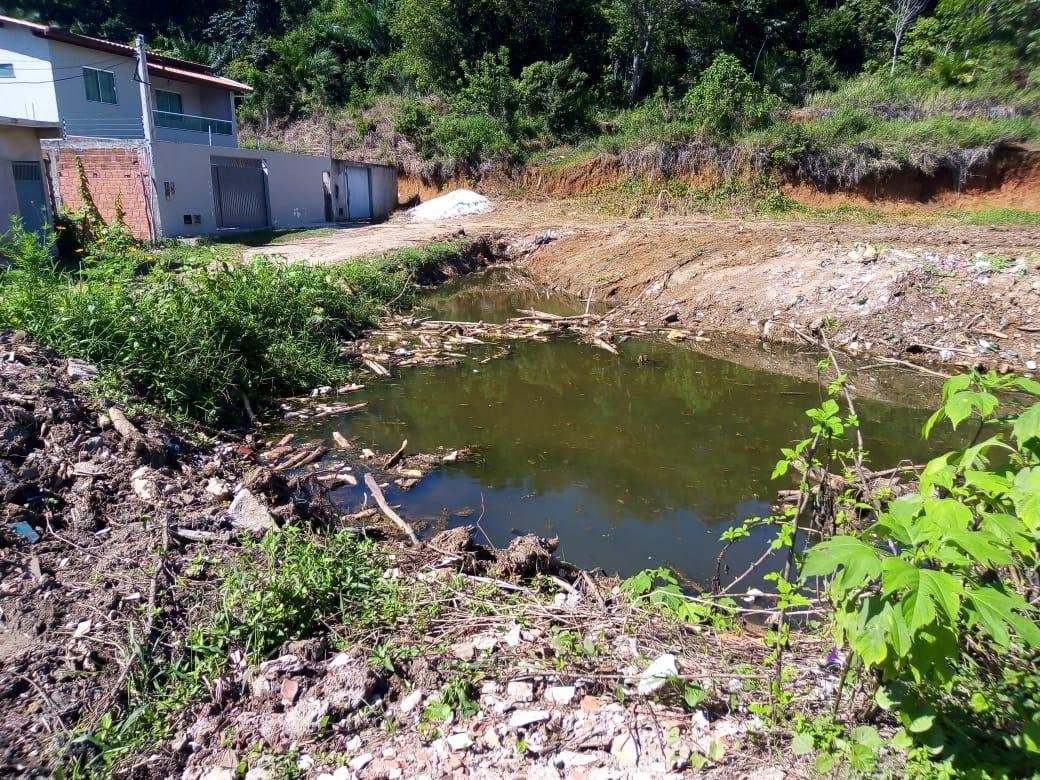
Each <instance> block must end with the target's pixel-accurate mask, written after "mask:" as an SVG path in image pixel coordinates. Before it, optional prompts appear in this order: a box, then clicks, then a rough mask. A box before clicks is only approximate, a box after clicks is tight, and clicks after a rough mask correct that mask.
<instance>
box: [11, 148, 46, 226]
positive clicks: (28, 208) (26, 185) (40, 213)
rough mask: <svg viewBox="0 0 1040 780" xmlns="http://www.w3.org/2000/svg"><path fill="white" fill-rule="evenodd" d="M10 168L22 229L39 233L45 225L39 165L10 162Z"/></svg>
mask: <svg viewBox="0 0 1040 780" xmlns="http://www.w3.org/2000/svg"><path fill="white" fill-rule="evenodd" d="M11 168H12V172H13V174H14V189H15V194H16V195H17V196H18V213H19V215H20V216H21V218H22V227H24V228H25V229H26V230H28V231H31V232H37V231H40V230H42V229H43V227H44V226H45V225H46V224H47V196H46V193H45V192H44V190H43V172H42V171H41V170H40V163H38V162H36V161H34V160H33V161H29V162H12V163H11Z"/></svg>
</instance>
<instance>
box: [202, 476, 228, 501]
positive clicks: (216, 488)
mask: <svg viewBox="0 0 1040 780" xmlns="http://www.w3.org/2000/svg"><path fill="white" fill-rule="evenodd" d="M206 492H207V493H209V494H211V495H213V496H216V497H217V498H218V499H219V500H221V501H225V500H227V499H229V498H231V486H230V485H229V484H228V483H227V482H225V481H224V480H222V479H220V477H210V478H209V481H208V482H206Z"/></svg>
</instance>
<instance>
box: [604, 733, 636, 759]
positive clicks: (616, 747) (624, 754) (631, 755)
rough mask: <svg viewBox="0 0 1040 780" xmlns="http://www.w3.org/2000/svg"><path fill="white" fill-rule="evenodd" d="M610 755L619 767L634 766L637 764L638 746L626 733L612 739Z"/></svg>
mask: <svg viewBox="0 0 1040 780" xmlns="http://www.w3.org/2000/svg"><path fill="white" fill-rule="evenodd" d="M610 755H612V756H614V758H616V759H617V762H618V763H619V764H620V765H621V766H635V765H636V764H638V763H639V746H638V745H636V741H635V740H634V739H632V735H631V734H629V733H628V732H627V731H626V732H625V733H623V734H618V735H617V736H616V737H614V740H613V741H612V742H611V743H610Z"/></svg>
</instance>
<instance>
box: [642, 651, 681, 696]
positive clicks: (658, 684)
mask: <svg viewBox="0 0 1040 780" xmlns="http://www.w3.org/2000/svg"><path fill="white" fill-rule="evenodd" d="M678 674H679V670H678V669H676V668H675V656H674V655H672V654H671V653H665V654H664V655H660V656H658V657H657V658H655V659H654V661H653V663H651V664H650V665H649V666H648V667H646V669H644V670H643V673H642V674H641V675H639V688H638V690H639V693H640V694H641V695H643V696H649V695H650V694H651V693H655V692H656V691H659V690H661V689H662V688H663V687H664V686H665V684H666V683H667V682H668V680H669V679H671V678H673V677H676V676H678Z"/></svg>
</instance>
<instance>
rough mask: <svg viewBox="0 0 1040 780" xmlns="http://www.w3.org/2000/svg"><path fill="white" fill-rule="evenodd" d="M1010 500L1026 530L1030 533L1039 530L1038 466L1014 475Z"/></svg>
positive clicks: (1039, 477)
mask: <svg viewBox="0 0 1040 780" xmlns="http://www.w3.org/2000/svg"><path fill="white" fill-rule="evenodd" d="M1011 500H1012V501H1013V502H1014V504H1015V510H1016V511H1017V512H1018V516H1019V518H1020V519H1021V520H1022V522H1023V523H1024V524H1025V525H1026V527H1027V528H1029V529H1030V530H1031V531H1036V530H1037V529H1038V528H1040V466H1034V467H1033V468H1028V469H1022V470H1021V471H1020V472H1018V474H1016V475H1015V482H1014V484H1013V485H1012V487H1011Z"/></svg>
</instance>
